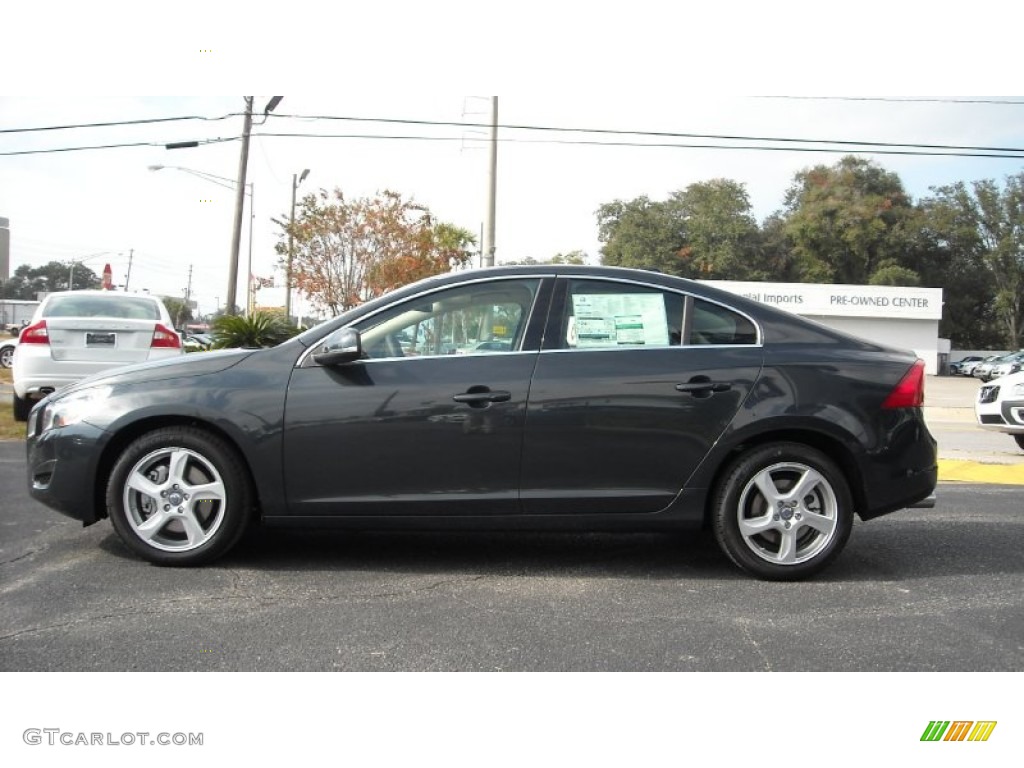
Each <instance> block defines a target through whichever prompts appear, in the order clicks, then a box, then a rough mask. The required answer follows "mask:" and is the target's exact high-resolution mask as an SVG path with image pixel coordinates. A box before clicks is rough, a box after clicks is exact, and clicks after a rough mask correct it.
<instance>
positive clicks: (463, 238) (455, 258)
mask: <svg viewBox="0 0 1024 768" xmlns="http://www.w3.org/2000/svg"><path fill="white" fill-rule="evenodd" d="M275 223H277V224H278V225H279V226H280V227H281V229H282V234H281V242H279V243H278V244H277V246H276V249H277V252H278V253H279V254H281V256H282V257H283V258H282V265H283V264H284V263H285V260H286V258H287V254H288V236H289V235H291V236H292V238H293V240H294V255H293V258H292V280H293V283H294V286H295V287H297V288H298V289H299V290H300V291H302V292H303V293H304V294H306V295H307V296H308V297H309V298H310V299H311V300H312V301H313V303H314V304H316V305H317V306H319V307H321V308H323V309H327V310H329V311H330V312H332V313H334V314H337V313H339V312H342V311H344V310H346V309H349V308H351V307H354V306H356V305H357V304H360V303H362V302H364V301H366V300H367V299H371V298H374V297H376V296H380V295H381V294H383V293H385V292H387V291H389V290H392V289H394V288H397V287H399V286H401V285H405V284H407V283H411V282H413V281H415V280H419V279H421V278H423V277H429V276H430V275H435V274H440V273H442V272H446V271H448V270H450V269H452V268H455V267H458V266H462V265H464V264H466V263H467V262H468V261H469V259H470V258H471V257H472V254H473V251H472V248H471V246H473V245H474V244H475V240H474V238H473V235H472V234H471V233H470V232H469V231H468V230H465V229H462V228H460V227H457V226H455V225H453V224H448V223H445V222H438V221H435V220H434V218H433V216H432V215H431V213H430V211H429V209H428V208H427V207H426V206H424V205H421V204H419V203H415V202H413V201H412V200H406V199H404V198H403V197H402V196H401V195H399V194H398V193H397V192H391V191H385V192H383V193H381V194H378V195H377V196H376V197H372V198H359V199H356V200H351V201H350V200H346V199H345V196H344V195H343V194H342V191H341V190H340V189H335V190H334V192H332V193H328V192H327V191H326V190H320V192H319V193H318V194H310V195H307V196H306V197H304V198H303V199H302V201H301V203H300V204H299V209H298V210H297V211H296V216H295V221H294V222H290V221H289V220H288V219H280V220H276V219H275Z"/></svg>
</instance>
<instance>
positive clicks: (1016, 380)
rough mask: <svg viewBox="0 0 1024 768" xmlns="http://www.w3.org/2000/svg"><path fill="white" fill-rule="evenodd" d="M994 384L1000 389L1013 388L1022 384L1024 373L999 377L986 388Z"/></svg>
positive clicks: (1023, 382) (1019, 372)
mask: <svg viewBox="0 0 1024 768" xmlns="http://www.w3.org/2000/svg"><path fill="white" fill-rule="evenodd" d="M993 384H996V385H998V386H1000V387H1013V386H1016V385H1017V384H1024V371H1018V372H1017V373H1011V374H1009V375H1007V376H1000V377H999V378H998V379H992V381H990V382H989V383H988V385H987V386H992V385H993Z"/></svg>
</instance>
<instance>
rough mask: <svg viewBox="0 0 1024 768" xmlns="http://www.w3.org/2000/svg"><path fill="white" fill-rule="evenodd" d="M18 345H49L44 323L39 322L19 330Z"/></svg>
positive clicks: (48, 335)
mask: <svg viewBox="0 0 1024 768" xmlns="http://www.w3.org/2000/svg"><path fill="white" fill-rule="evenodd" d="M18 343H19V344H49V343H50V334H49V333H48V332H47V330H46V321H45V320H40V321H39V322H38V323H34V324H32V325H29V326H26V327H25V328H23V329H22V330H21V335H20V336H19V337H18Z"/></svg>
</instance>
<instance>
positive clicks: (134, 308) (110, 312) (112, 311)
mask: <svg viewBox="0 0 1024 768" xmlns="http://www.w3.org/2000/svg"><path fill="white" fill-rule="evenodd" d="M43 317H116V318H119V319H130V320H159V319H160V310H159V309H158V308H157V306H156V302H154V301H153V300H152V299H143V298H136V297H134V296H119V295H117V294H111V295H110V296H75V295H74V294H69V295H66V296H54V297H53V298H52V299H50V301H49V303H47V305H46V307H45V309H43Z"/></svg>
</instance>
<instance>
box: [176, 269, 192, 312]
mask: <svg viewBox="0 0 1024 768" xmlns="http://www.w3.org/2000/svg"><path fill="white" fill-rule="evenodd" d="M191 300H192V265H191V264H189V265H188V285H187V286H185V308H184V310H183V311H182V314H187V313H188V312H191V311H192V308H191V307H190V306H189V301H191ZM178 327H179V328H184V327H185V326H184V323H182V321H181V315H178Z"/></svg>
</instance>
